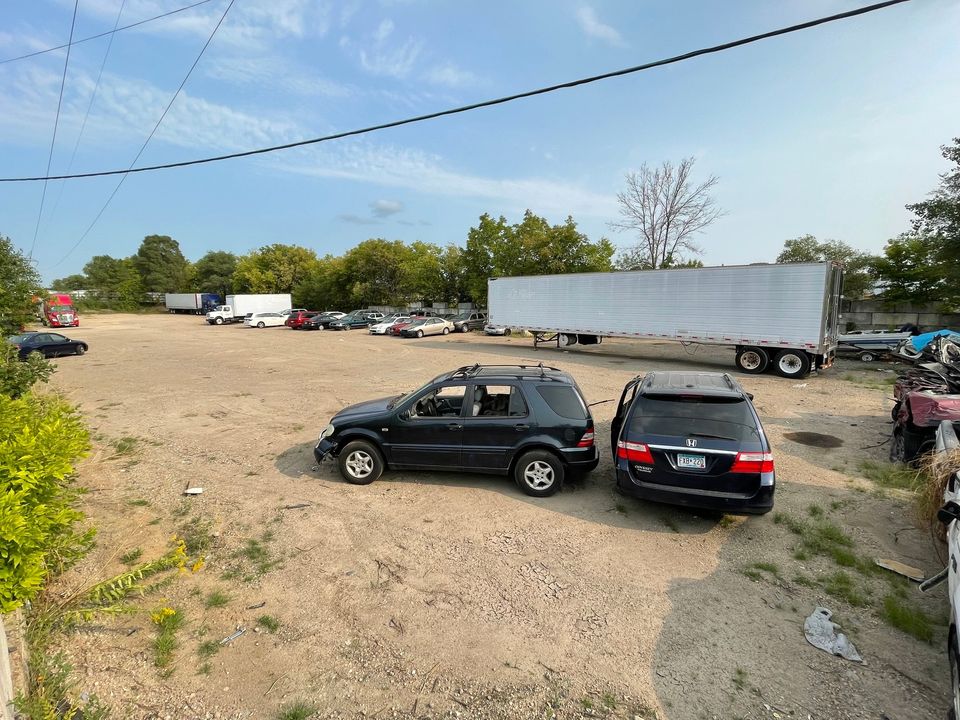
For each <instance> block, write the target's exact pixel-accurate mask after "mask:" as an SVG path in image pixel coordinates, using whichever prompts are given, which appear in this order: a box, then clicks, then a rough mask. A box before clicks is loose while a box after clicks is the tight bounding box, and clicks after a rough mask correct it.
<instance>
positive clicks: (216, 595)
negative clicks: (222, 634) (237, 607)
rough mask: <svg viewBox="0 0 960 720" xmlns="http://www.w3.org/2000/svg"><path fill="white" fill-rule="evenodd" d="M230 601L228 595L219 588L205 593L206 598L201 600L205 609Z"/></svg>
mask: <svg viewBox="0 0 960 720" xmlns="http://www.w3.org/2000/svg"><path fill="white" fill-rule="evenodd" d="M229 602H230V596H229V595H227V593H225V592H221V591H220V590H214V591H213V592H212V593H210V594H209V595H207V597H206V599H205V600H204V601H203V606H204V607H205V608H206V609H207V610H212V609H214V608H222V607H225V606H226V604H227V603H229Z"/></svg>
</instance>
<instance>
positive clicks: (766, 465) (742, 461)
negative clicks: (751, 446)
mask: <svg viewBox="0 0 960 720" xmlns="http://www.w3.org/2000/svg"><path fill="white" fill-rule="evenodd" d="M730 472H732V473H771V472H773V453H762V452H741V453H737V457H736V458H734V460H733V466H732V467H731V468H730Z"/></svg>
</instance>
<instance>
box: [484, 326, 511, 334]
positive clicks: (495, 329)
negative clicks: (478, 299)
mask: <svg viewBox="0 0 960 720" xmlns="http://www.w3.org/2000/svg"><path fill="white" fill-rule="evenodd" d="M483 331H484V332H485V333H486V334H487V335H509V334H510V328H508V327H503V326H502V325H487V326H485V327H484V328H483Z"/></svg>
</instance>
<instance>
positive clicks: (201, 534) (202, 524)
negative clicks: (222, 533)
mask: <svg viewBox="0 0 960 720" xmlns="http://www.w3.org/2000/svg"><path fill="white" fill-rule="evenodd" d="M212 528H213V522H212V521H210V520H207V519H205V518H202V517H200V516H198V515H194V516H193V517H192V518H190V520H189V521H187V522H185V523H183V524H182V525H181V526H180V527H179V528H178V530H177V532H178V534H179V535H180V537H182V538H183V544H184V546H185V547H186V550H187V553H188V554H189V555H203V554H205V553H206V552H207V551H208V550H209V549H210V548H211V547H212V546H213V544H214V541H215V540H216V538H215V537H214V536H213V533H212V532H211V529H212Z"/></svg>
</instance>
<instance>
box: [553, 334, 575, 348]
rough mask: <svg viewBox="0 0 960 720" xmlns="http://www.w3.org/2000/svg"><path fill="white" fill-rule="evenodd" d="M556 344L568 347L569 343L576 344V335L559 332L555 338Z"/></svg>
mask: <svg viewBox="0 0 960 720" xmlns="http://www.w3.org/2000/svg"><path fill="white" fill-rule="evenodd" d="M557 344H558V345H559V346H560V347H568V346H570V345H576V344H577V336H576V335H565V334H561V335H560V336H559V337H558V338H557Z"/></svg>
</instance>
